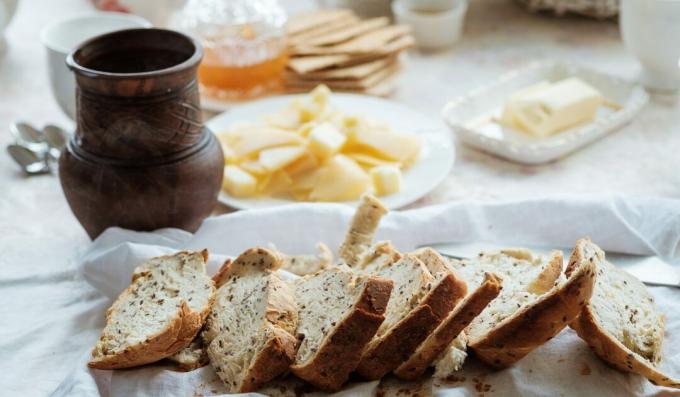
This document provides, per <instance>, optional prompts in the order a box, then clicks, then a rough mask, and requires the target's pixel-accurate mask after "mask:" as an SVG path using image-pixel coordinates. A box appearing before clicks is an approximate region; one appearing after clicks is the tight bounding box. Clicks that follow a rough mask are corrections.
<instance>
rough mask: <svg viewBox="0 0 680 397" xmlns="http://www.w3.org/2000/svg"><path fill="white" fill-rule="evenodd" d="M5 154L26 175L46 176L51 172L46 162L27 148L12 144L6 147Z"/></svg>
mask: <svg viewBox="0 0 680 397" xmlns="http://www.w3.org/2000/svg"><path fill="white" fill-rule="evenodd" d="M7 152H8V153H9V155H10V156H12V158H13V159H14V161H16V162H17V164H19V165H20V166H21V169H22V170H23V171H24V172H25V173H26V174H28V175H36V174H46V173H48V172H50V171H51V169H50V166H49V165H48V164H47V162H46V161H45V160H44V159H43V158H42V157H40V156H39V155H38V154H37V153H35V152H34V151H32V150H31V149H29V148H26V147H24V146H22V145H17V144H12V145H9V146H7Z"/></svg>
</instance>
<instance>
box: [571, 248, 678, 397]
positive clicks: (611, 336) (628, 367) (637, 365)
mask: <svg viewBox="0 0 680 397" xmlns="http://www.w3.org/2000/svg"><path fill="white" fill-rule="evenodd" d="M587 258H593V262H594V263H595V265H596V268H597V281H596V282H595V287H594V289H593V295H592V297H591V298H590V301H589V302H588V304H587V305H585V306H584V307H583V309H582V310H581V313H580V315H579V317H578V318H577V319H576V320H575V321H573V322H572V323H571V327H572V328H573V329H574V330H575V331H576V333H577V334H578V335H579V336H580V337H581V338H582V339H583V340H585V341H586V343H588V345H589V346H590V348H591V349H593V351H594V352H595V354H597V355H598V356H599V357H600V358H601V359H602V360H604V361H605V362H607V363H609V364H610V365H612V366H613V367H615V368H617V369H619V370H621V371H626V372H633V373H638V374H640V375H642V376H644V377H646V378H647V379H649V380H650V381H651V382H652V383H654V384H655V385H659V386H666V387H674V388H680V380H678V379H673V378H671V377H670V376H668V375H665V374H664V373H662V372H661V371H659V370H658V369H657V368H656V367H655V365H656V364H657V363H658V362H659V361H660V359H661V345H662V342H663V334H664V316H663V314H662V313H661V312H660V311H659V309H658V308H657V307H656V304H655V303H654V298H653V297H652V295H651V294H650V293H649V291H647V288H646V287H645V286H644V284H642V282H640V280H638V279H637V278H635V277H634V276H633V275H631V274H629V273H627V272H626V271H624V270H621V269H619V268H617V267H615V266H614V265H612V264H610V263H608V262H607V261H606V260H605V256H604V252H602V250H601V249H600V248H599V247H598V246H597V245H595V244H593V243H592V242H591V241H590V239H587V238H585V239H581V240H579V241H578V242H577V243H576V249H575V250H574V252H573V254H572V256H571V258H570V260H569V266H568V268H567V273H568V274H570V273H572V272H573V271H574V268H575V267H576V265H577V264H578V263H581V262H583V261H584V260H589V259H587Z"/></svg>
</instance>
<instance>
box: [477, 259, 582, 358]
mask: <svg viewBox="0 0 680 397" xmlns="http://www.w3.org/2000/svg"><path fill="white" fill-rule="evenodd" d="M512 258H514V259H515V260H519V259H518V258H517V256H516V255H515V256H512ZM534 258H535V256H533V255H532V256H531V257H529V259H531V261H532V262H533V260H534ZM522 260H524V259H522ZM593 260H594V259H593V258H592V257H589V258H585V259H584V260H583V261H581V262H579V263H577V264H575V265H574V271H573V272H572V273H571V274H570V275H569V277H568V278H566V279H561V278H560V279H559V280H558V282H557V284H556V285H555V286H553V287H552V288H551V289H550V290H548V291H547V292H545V293H543V294H536V293H533V292H532V291H538V292H540V291H542V290H543V286H547V285H549V283H548V281H549V280H547V279H546V278H543V277H541V276H539V278H537V279H533V280H524V281H523V280H521V279H522V278H523V274H516V275H515V277H514V278H513V280H515V282H516V281H517V280H520V281H521V284H523V285H525V286H526V289H525V290H522V289H514V290H513V289H511V290H510V291H508V292H506V290H505V286H506V282H507V281H509V282H507V284H509V285H510V286H511V288H512V287H513V281H512V280H508V278H504V280H503V284H504V285H503V291H502V292H501V294H500V295H499V297H498V298H496V299H494V300H493V301H492V302H491V304H490V305H489V307H488V308H487V309H486V310H484V311H483V312H482V313H481V314H480V315H479V316H478V317H477V318H475V319H474V320H473V322H472V324H470V326H469V327H468V328H467V331H466V333H467V334H468V338H469V343H468V346H469V347H470V348H471V349H472V350H473V351H474V353H475V355H476V356H477V357H478V358H480V359H481V360H482V361H483V362H485V363H487V364H488V365H491V366H493V367H496V368H504V367H507V366H509V365H511V364H513V363H515V362H517V361H518V360H520V359H521V358H522V357H524V356H525V355H527V354H528V353H530V352H531V351H532V350H534V349H536V348H537V347H539V346H541V345H542V344H544V343H545V342H547V341H548V340H550V339H551V338H552V337H554V336H555V335H557V334H558V333H559V332H560V331H561V330H562V329H563V328H564V327H565V326H566V325H567V324H569V323H570V322H571V321H572V320H573V319H574V318H576V316H577V315H578V314H579V312H580V311H581V308H582V307H583V306H584V305H585V304H586V302H587V301H588V299H590V295H591V293H592V289H593V284H594V281H595V266H594V264H593V262H592V261H593ZM511 262H512V263H513V265H512V266H513V267H514V263H515V262H514V261H511ZM551 263H554V264H556V265H554V266H557V265H559V266H560V267H561V266H562V255H561V253H559V252H555V253H553V254H552V255H551V256H550V257H549V259H548V265H547V268H550V266H551V265H550V264H551ZM517 267H522V266H521V264H519V263H518V266H517ZM545 273H546V272H545V271H541V272H540V273H539V275H543V274H545Z"/></svg>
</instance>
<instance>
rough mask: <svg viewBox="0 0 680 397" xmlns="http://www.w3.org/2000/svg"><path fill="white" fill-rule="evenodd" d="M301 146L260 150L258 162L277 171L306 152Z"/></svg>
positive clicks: (270, 169) (269, 169) (267, 168)
mask: <svg viewBox="0 0 680 397" xmlns="http://www.w3.org/2000/svg"><path fill="white" fill-rule="evenodd" d="M306 152H307V151H306V149H305V148H304V147H302V146H281V147H276V148H272V149H265V150H263V151H261V152H260V156H259V160H258V161H259V163H260V164H262V166H263V167H264V168H265V169H266V170H268V171H270V172H271V171H277V170H280V169H281V168H283V167H285V166H287V165H288V164H291V163H292V162H294V161H295V160H297V159H299V158H300V157H302V156H303V155H304V154H305V153H306Z"/></svg>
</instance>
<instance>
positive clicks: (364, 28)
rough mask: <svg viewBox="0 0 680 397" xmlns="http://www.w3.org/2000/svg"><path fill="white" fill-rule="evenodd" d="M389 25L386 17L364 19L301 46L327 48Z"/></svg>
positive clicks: (311, 39) (310, 39)
mask: <svg viewBox="0 0 680 397" xmlns="http://www.w3.org/2000/svg"><path fill="white" fill-rule="evenodd" d="M389 23H390V20H389V19H388V18H387V17H378V18H371V19H366V20H363V21H360V22H358V23H355V24H353V25H350V26H347V27H345V28H342V29H335V30H334V31H332V32H329V33H326V34H322V35H320V36H317V37H314V38H309V39H308V40H306V41H305V42H304V43H301V44H304V45H307V46H327V45H333V44H339V43H342V42H344V41H347V40H350V39H352V38H354V37H357V36H359V35H362V34H364V33H367V32H370V31H372V30H376V29H379V28H382V27H384V26H387V25H388V24H389Z"/></svg>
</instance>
